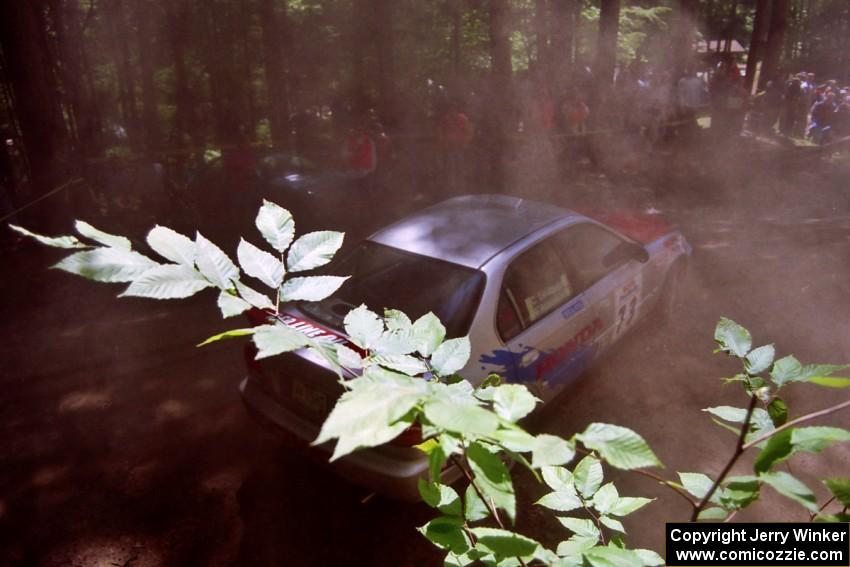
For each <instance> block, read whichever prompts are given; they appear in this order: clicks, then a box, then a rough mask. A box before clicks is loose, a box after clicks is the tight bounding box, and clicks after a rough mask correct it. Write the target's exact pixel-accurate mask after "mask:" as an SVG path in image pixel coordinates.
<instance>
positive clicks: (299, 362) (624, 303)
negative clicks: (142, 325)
mask: <svg viewBox="0 0 850 567" xmlns="http://www.w3.org/2000/svg"><path fill="white" fill-rule="evenodd" d="M588 214H592V215H593V216H595V217H597V218H603V219H604V220H607V221H608V223H607V224H603V223H602V222H599V221H598V220H595V219H594V218H591V216H588V215H586V214H585V215H583V214H579V213H577V212H575V211H570V210H566V209H563V208H560V207H556V206H553V205H548V204H543V203H538V202H533V201H528V200H525V199H520V198H516V197H510V196H504V195H476V196H464V197H456V198H453V199H450V200H447V201H444V202H442V203H439V204H437V205H434V206H432V207H429V208H427V209H425V210H422V211H420V212H418V213H416V214H413V215H411V216H408V217H407V218H405V219H403V220H401V221H398V222H396V223H395V224H392V225H391V226H388V227H387V228H384V229H383V230H380V231H378V232H377V233H375V234H373V235H372V236H371V237H370V238H368V239H366V240H365V241H364V242H362V243H361V244H360V245H359V246H358V247H357V248H356V249H354V250H353V251H352V252H351V253H350V254H349V255H348V256H347V257H346V258H345V259H343V260H342V261H341V262H340V263H337V264H336V265H335V266H334V272H335V273H339V274H351V276H352V277H351V279H350V280H349V281H348V282H347V283H346V284H345V285H344V286H343V287H342V288H340V290H339V291H338V292H337V293H336V294H334V295H332V296H331V297H329V298H327V299H325V300H323V301H321V302H317V303H300V304H292V305H288V306H286V308H285V309H284V314H283V315H282V317H281V320H282V322H283V324H285V325H287V326H289V327H291V328H293V329H297V330H300V331H301V332H304V333H307V334H309V335H310V336H312V337H314V338H317V339H321V340H327V341H331V342H341V343H344V344H345V343H347V339H346V337H345V334H344V330H343V319H344V317H345V315H346V314H347V313H348V311H349V310H351V309H353V308H354V307H356V306H358V305H360V304H363V303H365V304H366V305H367V306H368V307H369V308H370V309H372V310H374V311H376V312H383V309H384V308H392V309H400V310H401V311H403V312H405V313H407V314H408V315H409V316H410V317H411V318H413V319H415V318H417V317H419V316H421V315H423V314H425V313H427V312H428V311H432V312H433V313H435V314H436V315H437V316H438V317H439V318H440V319H441V320H442V321H443V323H444V325H445V327H446V330H447V333H446V336H447V337H458V336H462V335H466V334H468V335H469V337H470V341H471V345H472V354H471V356H470V359H469V362H468V364H467V365H466V367H465V368H464V369H463V370H462V371H461V374H462V375H463V376H464V377H465V378H467V379H468V380H469V381H471V382H472V383H473V384H477V383H480V382H481V381H482V380H483V379H484V378H485V377H487V376H488V375H489V374H491V373H497V374H499V375H501V376H502V377H503V379H504V380H505V381H507V382H513V383H520V384H525V385H527V386H528V387H529V388H530V389H531V391H532V392H533V393H534V394H535V395H537V396H538V397H539V398H541V399H542V400H544V402H545V401H549V400H551V399H552V398H554V397H555V396H556V395H557V394H558V393H559V392H561V391H563V390H564V388H566V387H568V386H569V384H570V383H571V382H572V381H574V380H575V379H576V378H577V377H578V376H579V375H580V374H581V373H582V371H584V370H585V369H586V368H587V367H588V365H589V364H590V363H591V362H593V360H594V359H596V358H597V357H599V356H600V355H601V354H602V353H604V352H605V351H606V350H607V349H608V347H610V346H611V345H613V344H614V343H615V342H617V340H619V339H620V337H622V336H623V335H624V334H625V333H626V332H627V331H628V330H629V329H631V328H632V327H634V326H635V324H637V323H638V321H640V320H641V319H642V318H644V317H645V316H646V315H647V314H648V313H649V312H650V310H652V309H653V308H655V307H656V306H657V304H659V303H665V302H668V303H669V301H668V300H669V299H670V298H672V297H673V294H674V285H675V281H674V280H675V279H677V278H678V277H679V276H680V274H681V273H682V269H683V268H684V263H685V260H686V259H687V257H688V256H689V255H690V252H691V248H690V246H689V245H688V243H687V242H686V240H685V238H684V237H683V236H682V234H681V233H680V232H679V231H677V230H674V229H670V228H669V227H667V226H666V224H665V223H663V222H662V221H660V220H658V219H657V218H655V217H648V216H646V215H642V216H640V215H623V214H611V213H607V214H597V213H588ZM246 359H247V360H248V361H249V367H250V370H251V372H250V374H249V376H248V377H247V378H246V379H245V380H244V381H243V382H242V384H241V386H240V388H241V392H242V396H243V399H244V402H245V404H246V406H247V407H248V409H249V410H250V411H251V413H252V414H253V415H254V416H256V417H257V418H258V419H260V420H261V421H263V422H265V423H267V424H269V425H271V426H272V427H273V428H275V429H276V430H278V431H280V432H282V433H284V434H285V435H286V436H287V437H289V438H290V439H292V440H294V441H296V442H297V443H299V444H301V445H304V446H306V445H307V444H309V442H311V441H312V440H313V439H315V438H316V436H317V434H318V431H319V428H320V426H321V424H322V422H323V421H324V419H325V417H327V415H328V413H329V412H330V410H331V409H332V407H333V404H334V402H335V400H336V398H337V397H338V396H339V395H340V394H341V386H340V385H339V384H338V382H337V376H336V374H335V373H334V372H333V371H332V370H331V369H330V367H329V366H328V365H327V363H326V362H324V361H323V360H322V359H321V358H319V357H318V356H316V355H315V354H313V353H311V352H309V351H306V350H302V351H298V352H296V353H290V354H288V355H285V356H282V357H277V358H272V359H268V360H264V361H261V362H257V361H254V360H253V356H252V354H251V353H247V356H246ZM419 441H420V439H419V438H418V436H417V435H416V432H415V431H412V432H410V433H409V434H402V435H401V436H400V437H399V438H397V439H396V440H394V441H393V442H392V443H390V444H387V445H385V446H383V447H379V448H377V449H371V450H367V451H361V452H358V453H354V454H353V455H350V456H348V457H347V458H344V459H342V460H341V461H340V462H339V463H340V464H339V465H338V467H339V468H338V470H339V471H340V472H341V473H343V474H344V475H345V476H348V477H349V478H350V479H352V480H354V481H355V482H358V483H360V484H363V485H365V486H367V487H369V488H371V489H372V490H375V491H377V492H380V493H384V494H388V495H391V496H396V497H400V498H409V499H415V498H417V497H418V492H417V488H416V481H417V478H418V477H419V476H420V475H422V474H423V473H424V472H425V471H426V470H427V458H426V457H425V455H424V454H423V453H421V452H420V451H419V450H418V449H416V448H414V447H412V445H413V444H415V443H417V442H419ZM329 451H330V447H318V448H315V449H310V450H309V452H311V453H312V454H313V455H316V454H317V453H318V456H319V457H320V458H322V459H323V460H325V461H327V457H328V455H329ZM448 474H450V473H448Z"/></svg>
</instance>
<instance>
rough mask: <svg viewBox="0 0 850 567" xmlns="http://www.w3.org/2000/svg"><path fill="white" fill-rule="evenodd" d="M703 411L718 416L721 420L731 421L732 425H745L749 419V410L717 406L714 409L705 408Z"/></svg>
mask: <svg viewBox="0 0 850 567" xmlns="http://www.w3.org/2000/svg"><path fill="white" fill-rule="evenodd" d="M702 411H707V412H708V413H710V414H711V415H716V416H717V417H719V418H720V419H723V420H726V421H731V422H732V423H743V422H744V420H745V419H746V418H747V410H745V409H743V408H733V407H731V406H716V407H713V408H705V409H704V410H702Z"/></svg>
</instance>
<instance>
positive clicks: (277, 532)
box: [0, 139, 850, 567]
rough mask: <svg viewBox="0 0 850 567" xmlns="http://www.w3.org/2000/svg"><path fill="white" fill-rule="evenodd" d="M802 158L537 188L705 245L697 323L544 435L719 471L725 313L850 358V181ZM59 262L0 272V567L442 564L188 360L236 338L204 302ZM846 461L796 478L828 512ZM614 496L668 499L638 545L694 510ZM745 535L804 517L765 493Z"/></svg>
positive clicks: (797, 400) (584, 390)
mask: <svg viewBox="0 0 850 567" xmlns="http://www.w3.org/2000/svg"><path fill="white" fill-rule="evenodd" d="M788 151H789V150H788V149H786V148H781V147H774V146H767V145H761V144H757V143H755V142H753V141H752V140H745V139H742V140H739V141H738V142H735V143H731V144H727V145H725V146H724V147H723V148H719V149H717V150H714V151H706V150H704V149H699V150H698V149H695V148H692V149H670V150H667V151H663V152H659V153H656V154H653V155H652V156H651V157H649V158H646V157H643V158H640V159H638V160H636V162H637V163H635V162H634V161H635V160H633V161H632V162H630V163H624V164H623V165H622V168H619V169H620V172H619V173H618V174H612V173H609V174H608V175H604V174H600V173H598V172H594V171H589V170H588V171H583V172H576V173H575V174H574V175H571V176H570V178H569V179H566V178H563V179H561V180H560V181H559V183H557V184H556V185H555V186H551V185H550V186H549V189H554V190H551V191H546V192H543V191H542V190H541V189H540V188H539V187H538V188H536V189H534V190H533V192H534V193H535V194H536V196H538V197H541V196H542V197H543V198H546V199H549V200H551V201H553V202H556V203H560V204H564V205H568V206H574V205H575V204H580V205H583V206H593V207H594V208H599V207H600V206H604V207H613V208H618V209H630V210H634V209H637V210H641V211H644V212H645V211H647V210H653V211H659V212H660V213H661V214H663V215H664V216H665V217H667V218H668V219H669V220H671V221H673V222H675V223H676V224H677V225H678V226H679V227H680V229H681V230H682V232H683V233H684V234H685V236H686V237H687V239H688V240H689V242H690V243H691V244H692V245H693V247H694V254H693V257H692V262H691V270H690V273H689V276H688V278H687V281H686V282H685V284H686V285H685V293H684V297H685V298H686V299H687V307H686V308H685V309H684V310H683V312H681V313H680V314H679V316H677V317H676V318H675V320H674V321H673V322H672V323H671V326H670V327H667V328H664V329H654V328H650V327H642V328H640V329H639V330H638V332H635V333H632V334H631V336H629V337H628V338H627V339H626V340H624V341H623V342H622V343H621V344H620V346H619V347H618V348H616V349H615V350H614V352H613V353H612V354H611V355H610V356H609V357H607V358H606V359H604V360H603V361H602V362H601V363H599V364H598V365H596V366H595V367H594V368H593V369H591V370H590V371H589V372H588V373H587V375H586V376H585V377H584V379H583V380H582V381H581V382H580V383H579V384H578V385H577V386H576V387H575V388H574V389H573V390H571V392H570V393H569V394H567V395H566V396H564V397H563V398H562V399H561V400H560V402H559V403H558V404H557V406H556V407H554V408H552V409H550V410H548V411H547V412H546V414H545V415H543V416H542V417H541V418H540V419H538V420H536V423H535V427H536V428H539V429H540V430H541V431H542V430H545V431H550V432H554V433H558V434H562V435H565V436H569V435H571V434H572V433H574V432H575V431H577V430H580V429H582V428H583V427H584V426H585V425H586V424H587V423H590V422H593V421H605V422H611V423H619V424H622V425H625V426H629V427H632V428H634V429H635V430H637V431H639V432H640V433H642V434H643V435H644V436H645V437H646V438H647V440H648V441H649V442H650V443H651V445H652V446H653V448H654V449H655V450H656V453H657V454H658V456H659V457H660V459H661V460H662V461H663V462H664V463H665V465H666V469H665V471H664V472H665V473H666V474H667V475H669V476H671V477H672V476H673V475H674V474H675V471H702V472H706V473H708V474H712V473H715V474H716V473H717V471H719V469H720V468H722V466H723V464H724V463H725V461H726V459H727V458H728V455H729V454H730V453H731V451H732V448H733V444H734V438H733V437H732V435H731V434H729V433H727V432H726V431H724V430H722V429H720V428H718V427H717V426H716V425H714V424H713V423H711V420H710V419H709V418H708V416H707V415H706V414H705V413H703V412H701V411H700V410H701V409H702V408H705V407H709V406H716V405H727V404H728V405H741V400H742V397H741V394H740V393H739V392H738V391H737V390H736V388H734V387H731V386H726V387H723V386H722V383H721V380H720V378H721V377H723V376H728V375H730V374H731V373H734V372H736V370H737V369H736V368H735V366H734V364H733V363H732V362H731V361H730V360H728V359H726V358H725V357H722V356H720V355H712V350H713V348H714V344H713V340H712V335H713V329H714V325H715V323H716V321H717V319H718V318H719V317H720V316H727V317H730V318H732V319H735V320H737V321H738V322H740V323H741V324H743V325H745V326H746V327H748V328H749V329H750V330H751V331H752V332H753V335H754V339H755V342H756V343H758V344H763V343H770V342H775V343H776V346H777V350H778V352H779V353H781V354H788V353H794V354H795V355H796V356H797V357H798V358H800V359H801V360H802V361H804V362H848V361H850V342H848V339H847V337H850V318H848V317H847V316H846V314H847V309H848V306H850V192H848V188H850V171H848V169H847V166H846V164H844V165H841V164H827V163H824V162H820V161H814V160H804V161H800V160H797V159H796V158H795V156H796V154H790V153H787V152H788ZM626 161H628V160H626ZM528 177H529V178H530V177H532V175H531V174H529V176H528ZM523 178H524V176H523V175H517V177H516V179H518V180H522V179H523ZM532 185H533V184H529V187H531V186H532ZM515 187H517V188H522V190H520V189H515V190H514V191H513V192H522V191H524V190H525V186H524V185H523V184H522V183H521V182H518V183H517V185H516V186H515ZM541 193H544V194H542V195H541ZM397 198H401V197H400V196H397ZM143 206H144V205H143ZM124 232H127V230H125V231H124ZM59 257H61V254H58V253H56V252H55V251H49V250H42V249H40V248H38V247H36V246H34V245H30V244H28V243H19V244H15V245H14V246H13V247H12V248H7V249H6V250H5V251H4V253H3V254H2V256H0V262H2V265H3V270H4V273H5V277H4V278H3V279H2V282H0V292H2V294H3V297H4V301H3V303H2V305H0V314H2V318H0V332H2V336H3V337H4V341H3V343H2V345H0V359H2V360H3V361H4V363H3V369H4V371H3V373H2V376H0V380H1V381H2V382H0V387H2V391H3V392H4V394H3V396H2V398H0V399H1V400H2V401H0V454H2V455H3V465H2V468H0V565H43V566H50V567H52V566H60V565H62V566H65V565H85V566H113V565H115V566H124V567H131V566H132V567H146V566H153V565H175V566H178V565H180V566H182V565H234V564H235V565H246V566H247V565H251V566H254V565H260V566H265V565H269V566H270V565H299V566H302V565H317V566H318V565H338V564H339V565H344V564H358V565H391V566H407V565H410V566H413V565H431V564H435V565H436V564H439V559H440V555H441V554H440V552H439V551H438V550H436V549H435V548H433V547H432V546H431V544H430V543H428V542H427V541H426V540H425V539H424V538H422V537H421V536H420V535H419V534H418V533H417V532H416V531H415V529H414V528H415V527H416V526H418V525H421V524H423V523H425V522H426V521H427V520H428V518H429V517H430V516H431V511H430V510H429V509H428V508H426V507H425V506H424V505H412V504H404V503H398V502H393V501H389V500H387V499H384V498H381V497H374V498H371V499H368V500H367V501H366V502H365V503H364V502H363V500H364V498H365V497H366V496H367V493H366V492H365V491H364V490H363V489H360V488H357V487H354V486H351V485H349V484H347V483H345V482H344V481H342V480H339V479H338V478H337V477H335V476H334V475H333V474H332V473H331V472H329V471H328V470H326V469H325V468H323V467H320V466H317V465H314V464H312V463H311V462H309V461H307V460H305V459H303V458H302V457H301V456H299V455H298V454H297V453H295V452H293V451H291V450H288V449H287V448H285V447H284V446H283V445H282V444H281V443H280V442H279V441H278V440H277V439H275V438H274V437H272V436H270V435H269V434H268V433H267V432H266V431H265V430H263V429H262V428H260V427H259V426H257V425H256V424H255V423H254V422H253V421H252V420H251V419H250V418H249V417H248V415H247V414H246V412H245V411H244V410H243V408H242V406H241V402H240V400H239V396H238V393H237V391H236V386H237V384H238V382H239V380H240V379H241V378H242V376H243V373H244V370H243V362H242V352H241V346H240V345H238V344H236V343H235V342H234V343H224V344H219V345H214V346H212V347H209V348H206V349H204V350H199V349H196V348H194V345H195V344H196V343H197V342H199V340H200V339H203V338H205V337H207V336H209V335H211V334H213V333H214V332H217V331H219V330H222V329H225V328H228V327H231V326H232V324H230V323H228V322H223V321H221V320H220V319H219V316H218V314H217V310H216V309H215V307H214V301H213V299H212V297H211V296H209V295H205V294H201V295H200V296H199V297H196V298H193V299H192V300H189V301H186V302H182V303H157V302H148V301H143V300H136V299H122V300H120V301H116V300H115V295H116V294H117V293H118V289H117V288H115V287H111V286H105V285H94V284H91V283H90V282H86V281H83V280H80V279H78V278H74V277H72V276H69V275H67V274H63V273H59V272H54V271H48V270H46V269H45V268H46V267H47V266H48V265H50V264H52V263H53V262H54V261H55V260H56V259H58V258H59ZM835 395H836V392H835V391H827V390H818V389H816V388H814V387H811V388H806V387H798V388H796V389H794V388H791V389H789V392H788V395H787V399H786V401H787V402H788V405H789V407H791V408H792V413H793V414H796V415H799V414H802V413H805V412H807V411H810V410H814V409H817V408H820V407H824V406H826V405H829V404H830V402H831V401H832V399H833V398H834V396H835ZM823 423H832V424H838V425H843V426H844V427H847V426H848V425H850V417H848V415H846V414H843V415H842V414H837V415H834V416H831V417H830V418H829V419H826V420H824V421H823ZM848 461H850V450H848V447H847V446H842V447H836V448H832V449H829V450H827V451H825V452H824V453H823V454H821V455H817V456H810V455H804V456H800V457H796V458H795V460H794V461H792V465H791V466H792V467H793V470H794V474H795V475H797V476H799V477H800V478H802V479H803V480H804V481H806V482H807V483H808V484H809V486H810V487H811V488H812V489H814V490H815V491H816V492H817V494H818V496H819V497H820V498H821V499H822V500H823V499H824V496H825V494H826V492H825V490H824V489H823V487H822V486H820V485H819V483H818V482H817V481H816V480H815V479H816V478H823V477H824V476H836V475H839V474H846V472H847V471H846V468H847V467H846V464H847V462H848ZM748 462H749V461H746V460H745V462H743V463H741V468H740V471H741V472H744V471H745V469H746V468H747V466H748ZM612 478H616V479H617V481H618V486H619V487H620V490H621V494H624V495H631V496H635V495H644V496H646V495H649V496H653V497H655V498H656V501H655V502H653V503H652V504H651V505H650V506H647V507H646V508H645V509H644V510H642V511H641V512H638V513H636V514H635V515H634V517H632V518H629V519H628V520H627V521H626V522H625V525H626V528H627V530H628V531H629V535H630V543H631V544H632V545H636V546H641V547H650V548H653V549H656V550H658V551H659V552H661V551H663V550H662V543H663V522H664V521H676V520H680V521H681V520H686V519H687V517H688V514H689V508H688V505H687V503H685V502H684V501H682V500H681V499H679V498H678V497H677V496H676V495H675V494H673V493H670V492H664V491H663V490H662V489H661V487H659V486H657V485H655V484H654V483H652V482H651V481H648V480H647V479H645V478H643V477H639V476H636V475H630V474H621V473H616V474H615V475H613V476H612ZM517 484H518V489H519V494H520V509H519V513H518V525H519V528H520V530H523V531H525V532H527V533H529V535H532V536H534V537H537V538H539V539H540V540H541V541H543V542H545V543H547V544H550V545H554V544H555V543H557V541H559V540H560V539H563V538H565V537H566V536H567V535H568V534H567V533H566V532H565V530H564V529H563V528H562V527H561V526H560V525H559V524H558V523H557V522H556V521H554V519H553V517H552V516H551V515H550V514H549V513H548V512H547V511H545V510H542V509H540V508H539V507H535V506H533V505H532V504H531V503H532V502H533V501H534V500H536V499H537V498H538V497H539V496H540V495H541V493H542V489H541V487H540V486H538V485H537V484H536V483H535V482H534V480H533V479H532V478H530V477H528V476H527V475H524V474H522V473H518V481H517ZM739 518H740V519H750V520H760V521H761V520H764V521H769V520H772V521H776V520H779V519H782V520H805V519H807V518H806V515H805V513H804V512H803V511H802V510H801V509H798V508H796V507H795V505H792V504H790V503H788V502H786V501H784V500H782V499H780V498H779V497H778V496H776V495H774V494H770V493H767V494H766V495H765V500H764V501H763V502H761V503H759V504H757V505H756V506H754V508H753V509H752V510H751V511H747V512H746V513H743V514H741V515H739Z"/></svg>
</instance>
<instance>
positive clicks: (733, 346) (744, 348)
mask: <svg viewBox="0 0 850 567" xmlns="http://www.w3.org/2000/svg"><path fill="white" fill-rule="evenodd" d="M714 340H715V341H716V342H717V345H718V346H719V347H720V350H721V351H723V352H725V353H728V354H732V355H734V356H737V357H738V358H743V357H745V356H746V355H747V353H748V352H749V351H750V347H751V346H752V345H753V338H752V336H750V332H749V331H748V330H746V329H745V328H744V327H742V326H741V325H739V324H738V323H736V322H735V321H732V320H731V319H727V318H726V317H721V318H720V321H719V322H718V323H717V327H716V328H715V329H714Z"/></svg>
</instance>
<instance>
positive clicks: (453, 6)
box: [449, 0, 463, 80]
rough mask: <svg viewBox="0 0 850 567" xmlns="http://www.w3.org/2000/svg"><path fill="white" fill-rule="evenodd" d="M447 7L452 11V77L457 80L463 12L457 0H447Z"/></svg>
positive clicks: (459, 69)
mask: <svg viewBox="0 0 850 567" xmlns="http://www.w3.org/2000/svg"><path fill="white" fill-rule="evenodd" d="M449 9H450V10H451V11H452V40H451V41H452V45H451V59H452V79H453V80H457V78H458V77H460V74H461V53H460V38H461V34H462V33H463V13H462V12H461V6H460V2H458V1H457V0H449Z"/></svg>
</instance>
